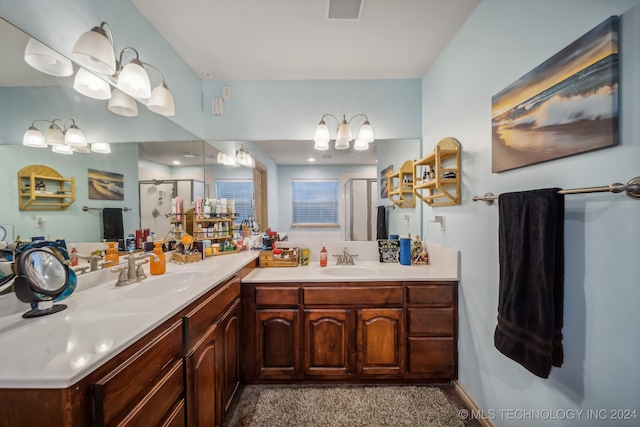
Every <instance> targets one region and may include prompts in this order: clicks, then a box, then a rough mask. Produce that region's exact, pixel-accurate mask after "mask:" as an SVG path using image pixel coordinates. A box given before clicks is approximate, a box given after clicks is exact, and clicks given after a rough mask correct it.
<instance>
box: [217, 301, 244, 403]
mask: <svg viewBox="0 0 640 427" xmlns="http://www.w3.org/2000/svg"><path fill="white" fill-rule="evenodd" d="M220 324H221V326H222V334H223V339H222V342H223V345H224V351H223V353H224V364H223V367H222V371H223V379H222V381H223V385H222V404H223V411H224V413H226V412H227V409H229V405H230V404H231V400H232V399H233V396H234V394H235V392H236V390H237V389H238V386H239V385H240V299H239V298H238V299H237V300H236V302H235V303H234V304H233V306H231V308H230V309H229V311H227V314H226V315H225V317H224V318H222V320H221V321H220Z"/></svg>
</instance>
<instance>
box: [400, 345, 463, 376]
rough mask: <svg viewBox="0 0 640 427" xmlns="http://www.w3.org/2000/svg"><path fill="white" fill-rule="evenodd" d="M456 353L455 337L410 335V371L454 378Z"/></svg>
mask: <svg viewBox="0 0 640 427" xmlns="http://www.w3.org/2000/svg"><path fill="white" fill-rule="evenodd" d="M455 371H456V353H455V345H454V342H453V338H412V337H409V372H410V373H412V374H429V377H430V378H454V377H455Z"/></svg>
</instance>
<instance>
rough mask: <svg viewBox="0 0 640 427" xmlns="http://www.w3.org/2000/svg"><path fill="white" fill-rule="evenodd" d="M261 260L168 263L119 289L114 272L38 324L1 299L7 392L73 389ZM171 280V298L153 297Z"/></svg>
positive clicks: (246, 256) (2, 375)
mask: <svg viewBox="0 0 640 427" xmlns="http://www.w3.org/2000/svg"><path fill="white" fill-rule="evenodd" d="M258 254H259V253H258V252H257V251H249V252H241V253H238V254H231V255H224V256H216V257H210V258H207V259H206V260H205V261H202V262H196V263H190V264H184V265H178V264H174V263H172V262H167V272H166V273H165V274H163V275H160V276H150V275H149V276H148V277H147V278H146V279H144V280H143V281H141V282H138V283H134V284H131V285H128V286H122V287H116V286H115V282H116V279H117V274H116V273H111V272H109V271H108V270H100V271H97V272H93V273H87V274H86V275H80V276H78V288H77V289H76V291H75V292H74V293H73V294H72V295H71V296H69V297H68V298H66V299H65V300H63V301H60V302H59V303H60V304H65V305H67V307H68V308H67V309H66V310H63V311H61V312H58V313H54V314H51V315H48V316H43V317H39V318H33V319H25V318H23V317H22V314H23V313H24V312H26V311H28V310H29V308H30V307H29V305H28V304H25V303H22V302H20V301H18V299H17V298H16V296H15V295H14V294H8V295H4V296H2V297H0V313H2V317H0V360H1V361H2V363H0V388H66V387H68V386H70V385H72V384H74V383H75V382H77V381H78V380H80V379H82V378H83V377H85V376H86V375H87V374H89V373H90V372H92V371H93V370H95V369H96V368H97V367H99V366H100V365H102V364H104V363H105V362H106V361H107V360H109V359H111V358H112V357H113V356H115V355H116V354H118V353H119V352H120V351H122V350H124V349H125V348H127V347H128V346H129V345H131V344H132V343H134V342H135V341H137V340H138V339H140V338H141V337H142V336H144V335H145V334H146V333H148V332H149V331H151V330H152V329H153V328H155V327H156V326H158V325H160V324H161V323H162V322H164V321H165V320H167V319H168V318H170V317H171V316H172V315H173V314H175V313H177V312H179V311H180V310H181V309H183V308H184V307H186V306H187V305H189V304H190V303H191V302H193V301H195V300H196V299H197V298H198V297H200V296H202V295H204V294H205V293H206V292H207V291H208V290H210V289H212V288H213V287H214V286H215V285H217V284H219V283H221V282H223V281H224V280H226V279H227V278H229V277H231V276H232V275H233V274H234V273H235V272H237V271H239V270H240V269H241V268H242V267H243V266H244V265H246V264H247V263H248V262H250V261H252V260H253V259H255V258H257V257H258ZM146 268H147V269H148V264H147V266H146ZM147 271H148V270H147ZM90 275H94V276H101V278H100V279H98V280H106V282H105V283H104V284H100V285H97V286H92V287H89V286H87V287H86V288H83V282H85V281H88V279H91V280H93V281H95V280H96V279H95V277H90ZM170 277H175V280H169V281H167V282H170V283H169V284H168V285H169V286H171V287H172V288H173V289H172V292H166V293H163V292H162V291H163V289H164V288H166V287H167V285H166V284H162V285H157V287H156V292H154V282H156V281H158V280H159V279H164V278H170ZM176 287H177V288H178V289H177V290H176V289H175V288H176ZM8 312H9V313H10V314H6V313H8Z"/></svg>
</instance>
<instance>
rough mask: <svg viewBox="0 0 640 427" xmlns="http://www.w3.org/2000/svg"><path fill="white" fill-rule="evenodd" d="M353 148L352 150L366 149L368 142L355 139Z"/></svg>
mask: <svg viewBox="0 0 640 427" xmlns="http://www.w3.org/2000/svg"><path fill="white" fill-rule="evenodd" d="M353 149H354V150H358V151H361V150H368V149H369V143H368V142H364V141H362V140H360V139H356V142H355V143H354V144H353Z"/></svg>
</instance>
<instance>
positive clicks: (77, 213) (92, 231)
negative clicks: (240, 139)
mask: <svg viewBox="0 0 640 427" xmlns="http://www.w3.org/2000/svg"><path fill="white" fill-rule="evenodd" d="M29 43H33V41H32V38H31V37H30V36H29V35H28V34H26V33H24V32H23V31H21V30H20V29H18V28H16V27H15V26H13V25H12V24H10V23H8V22H6V21H5V20H1V19H0V52H2V57H3V61H2V65H1V66H0V168H1V170H2V171H3V172H4V175H5V176H4V179H3V182H2V183H1V184H0V186H1V187H2V192H1V193H2V194H4V195H5V197H6V198H5V200H3V206H2V208H1V209H0V211H1V212H2V215H1V217H2V220H1V221H0V222H1V223H2V225H3V229H4V230H6V233H7V235H6V236H5V239H7V240H9V239H11V238H14V239H15V238H17V237H18V236H19V237H20V238H21V239H29V238H31V237H33V236H43V237H45V238H51V239H53V238H58V237H63V238H65V239H66V240H67V241H70V242H96V241H101V240H102V237H103V229H102V228H103V220H102V210H103V209H104V208H116V209H123V214H122V217H123V226H124V233H125V234H128V233H130V232H133V231H134V230H135V229H137V228H140V227H141V222H142V225H143V226H144V227H149V228H155V231H156V234H162V233H163V232H166V230H165V231H163V229H164V224H161V223H157V222H154V221H152V222H149V220H148V218H146V215H149V217H150V218H153V217H151V212H152V209H148V207H147V206H146V203H147V199H146V198H142V199H141V198H140V197H139V196H140V195H141V194H142V193H140V191H141V190H140V188H141V184H140V183H139V181H144V180H150V181H153V180H157V181H168V180H173V181H174V182H176V183H179V184H180V185H179V186H177V188H176V190H175V191H173V195H176V191H181V192H184V198H185V200H191V194H187V190H189V192H191V191H193V189H196V191H199V192H202V193H203V194H204V191H205V188H204V187H205V184H204V183H205V172H204V163H205V159H206V156H207V155H209V156H210V157H213V156H214V155H215V149H213V148H211V149H209V150H207V152H206V153H205V148H206V146H207V144H205V143H204V141H202V140H199V139H198V138H197V137H195V136H194V135H192V134H191V133H190V132H187V131H186V130H184V129H183V128H181V127H180V126H178V125H176V124H175V123H173V122H172V121H171V120H170V119H168V118H166V117H163V116H160V115H157V114H155V113H153V112H151V111H149V110H147V108H146V107H145V106H144V105H138V115H137V116H136V117H124V116H120V115H117V114H114V113H112V112H111V111H109V110H108V108H107V101H103V100H97V99H93V98H89V97H86V96H84V95H82V94H80V93H78V92H77V91H75V90H74V88H73V84H74V78H75V75H76V74H77V72H78V70H79V67H78V66H77V65H76V64H70V65H71V66H72V67H73V73H72V74H71V75H70V76H64V77H54V76H52V75H50V74H47V73H44V72H41V71H38V70H36V69H35V68H33V67H32V66H29V65H28V64H27V62H26V61H25V50H26V49H27V45H28V44H29ZM52 60H53V59H52ZM54 119H58V120H60V121H59V122H57V123H59V124H60V125H61V126H64V125H67V126H68V125H69V124H70V123H75V125H77V126H78V128H79V129H80V130H82V132H83V133H84V134H85V135H86V138H87V141H88V142H89V143H95V142H103V143H109V144H110V149H111V153H108V154H99V153H94V152H91V151H90V150H86V149H84V150H79V151H76V152H73V154H70V155H64V154H58V153H54V152H52V150H51V147H47V148H32V147H26V146H24V145H22V142H23V135H24V134H25V132H26V131H27V130H28V129H29V128H30V126H32V125H34V126H35V127H36V128H37V129H38V130H39V131H41V132H42V133H45V132H46V130H47V128H48V126H50V123H47V121H52V120H54ZM36 120H44V121H42V122H36V123H34V121H36ZM71 120H73V121H72V122H71ZM87 151H88V152H87ZM176 162H179V164H177V163H176ZM33 164H35V165H45V166H48V167H50V168H53V169H55V170H56V171H58V172H59V173H60V174H61V175H62V176H63V177H66V178H73V179H74V180H75V193H76V194H75V201H74V203H73V204H72V205H71V206H69V207H68V208H67V209H65V210H55V209H54V210H30V211H19V209H18V186H19V184H18V176H17V173H18V171H19V170H20V169H21V168H23V167H24V166H26V165H33ZM91 170H92V171H100V172H106V173H109V174H114V176H116V178H115V179H118V176H121V177H122V180H123V186H122V194H121V197H118V195H117V194H116V195H115V196H114V195H107V196H104V197H102V196H100V195H97V196H96V194H95V192H93V194H92V192H91V191H89V187H90V186H91V178H90V176H89V175H90V171H91ZM52 190H53V189H51V191H52ZM144 190H145V191H146V193H144V194H147V193H149V190H148V189H147V188H145V189H144ZM166 195H167V197H171V196H172V193H171V192H168V193H166ZM155 201H156V202H157V201H158V199H157V197H156V198H155ZM169 205H170V203H169ZM83 207H86V208H89V209H88V210H86V209H85V210H83ZM142 207H144V208H145V210H144V211H143V210H142Z"/></svg>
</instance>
